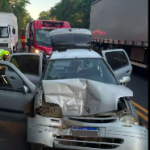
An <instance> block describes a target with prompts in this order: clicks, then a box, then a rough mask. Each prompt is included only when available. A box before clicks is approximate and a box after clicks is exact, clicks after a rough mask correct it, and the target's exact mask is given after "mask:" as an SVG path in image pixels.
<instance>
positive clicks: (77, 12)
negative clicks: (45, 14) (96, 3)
mask: <svg viewBox="0 0 150 150" xmlns="http://www.w3.org/2000/svg"><path fill="white" fill-rule="evenodd" d="M91 2H92V1H91V0H61V2H59V3H57V4H56V5H55V6H54V7H52V8H51V9H50V18H55V19H56V20H61V21H68V22H69V23H70V24H71V27H77V28H89V22H90V9H91Z"/></svg>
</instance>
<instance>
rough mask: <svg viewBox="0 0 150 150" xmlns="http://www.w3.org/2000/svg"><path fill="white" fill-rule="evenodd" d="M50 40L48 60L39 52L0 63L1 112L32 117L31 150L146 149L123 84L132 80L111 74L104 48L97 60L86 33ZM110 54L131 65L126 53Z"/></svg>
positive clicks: (62, 33)
mask: <svg viewBox="0 0 150 150" xmlns="http://www.w3.org/2000/svg"><path fill="white" fill-rule="evenodd" d="M48 37H49V38H50V39H51V41H52V47H53V52H52V53H51V55H50V58H49V59H46V57H45V56H44V54H43V53H39V54H35V53H16V54H11V56H10V58H9V62H0V65H6V66H7V68H6V70H5V76H4V75H3V76H2V77H1V78H2V79H1V80H0V81H3V82H1V84H0V96H1V97H0V109H1V110H5V111H6V110H7V111H8V110H11V111H12V110H13V111H22V112H23V111H24V110H25V111H24V114H28V115H30V117H29V118H28V121H27V141H28V142H29V143H31V144H32V147H31V148H32V150H37V149H41V150H42V149H43V148H44V147H51V148H53V147H54V148H64V149H78V150H80V149H81V150H83V149H88V150H93V149H103V150H104V149H109V150H110V149H116V150H126V149H127V150H137V147H138V149H139V150H148V130H147V129H146V128H145V127H143V126H142V125H141V123H140V120H139V117H138V115H137V112H136V110H135V108H134V106H133V104H132V103H131V101H130V98H129V97H131V96H133V92H132V91H131V90H130V89H128V88H126V87H125V86H123V85H122V84H125V83H127V82H129V81H130V74H128V76H127V75H126V73H125V68H124V67H122V70H120V68H119V70H116V72H113V71H112V68H111V67H110V66H111V64H110V63H113V61H106V58H105V54H106V52H107V50H106V51H105V53H102V55H101V56H100V54H98V53H97V52H95V51H93V50H92V49H90V44H88V43H90V41H91V32H90V31H89V30H86V29H71V30H70V29H60V30H55V31H52V32H50V34H49V36H48ZM109 52H112V53H113V54H114V55H115V54H116V55H117V54H118V53H121V54H122V53H123V55H122V56H124V58H125V59H124V60H126V63H128V64H127V65H128V66H129V67H131V64H130V61H129V58H128V56H127V55H126V53H125V51H124V50H119V49H118V50H109ZM116 59H117V58H116ZM114 61H115V60H114ZM119 61H121V63H122V62H124V61H122V60H119ZM10 62H12V63H13V64H14V65H13V64H12V63H10ZM15 66H16V67H17V68H18V69H17V68H16V67H15ZM118 74H119V75H120V78H118V77H117V76H118ZM37 77H41V78H40V80H39V81H38V82H37ZM4 78H5V79H4ZM4 81H5V82H4ZM4 83H5V84H4ZM6 83H7V84H6ZM16 83H17V84H16ZM33 83H36V84H33ZM36 85H37V86H36ZM12 104H13V105H12ZM26 106H27V107H26ZM25 107H26V109H25ZM139 137H140V139H139ZM93 147H94V148H93Z"/></svg>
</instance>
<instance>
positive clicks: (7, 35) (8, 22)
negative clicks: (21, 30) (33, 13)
mask: <svg viewBox="0 0 150 150" xmlns="http://www.w3.org/2000/svg"><path fill="white" fill-rule="evenodd" d="M17 46H18V24H17V17H16V16H15V15H14V14H13V13H6V12H0V49H5V50H8V51H10V53H14V52H16V51H17Z"/></svg>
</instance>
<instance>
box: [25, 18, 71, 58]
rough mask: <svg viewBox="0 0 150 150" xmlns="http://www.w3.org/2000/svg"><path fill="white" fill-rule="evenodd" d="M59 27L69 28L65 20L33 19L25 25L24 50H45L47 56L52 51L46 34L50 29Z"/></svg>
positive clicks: (30, 51) (37, 51) (33, 51)
mask: <svg viewBox="0 0 150 150" xmlns="http://www.w3.org/2000/svg"><path fill="white" fill-rule="evenodd" d="M59 28H60V29H61V28H71V27H70V24H69V23H68V22H65V21H52V20H34V21H32V22H30V23H28V24H27V26H26V52H28V53H40V52H45V53H46V54H47V55H48V56H49V55H50V53H51V52H52V46H51V42H50V40H49V38H48V37H47V36H46V35H47V34H48V33H49V32H50V31H52V30H55V29H59Z"/></svg>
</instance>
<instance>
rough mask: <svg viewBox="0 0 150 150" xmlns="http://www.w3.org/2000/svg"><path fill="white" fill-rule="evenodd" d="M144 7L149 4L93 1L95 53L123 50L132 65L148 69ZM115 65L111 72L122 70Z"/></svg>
mask: <svg viewBox="0 0 150 150" xmlns="http://www.w3.org/2000/svg"><path fill="white" fill-rule="evenodd" d="M147 6H148V0H132V1H128V0H111V1H110V0H94V1H93V3H92V4H91V15H90V30H91V31H92V44H93V48H94V50H95V51H97V52H100V51H101V49H108V48H109V49H110V47H111V46H112V47H111V49H113V48H114V49H116V48H119V49H120V48H122V49H124V50H125V51H126V52H127V54H128V56H129V58H130V61H131V64H132V65H135V66H138V67H142V68H148V51H149V49H148V7H147ZM109 44H111V46H109ZM109 55H111V57H112V59H115V57H116V56H114V55H112V54H111V53H110V54H109ZM117 61H118V60H116V66H114V68H113V69H114V70H115V69H116V68H118V67H121V64H119V63H117Z"/></svg>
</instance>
